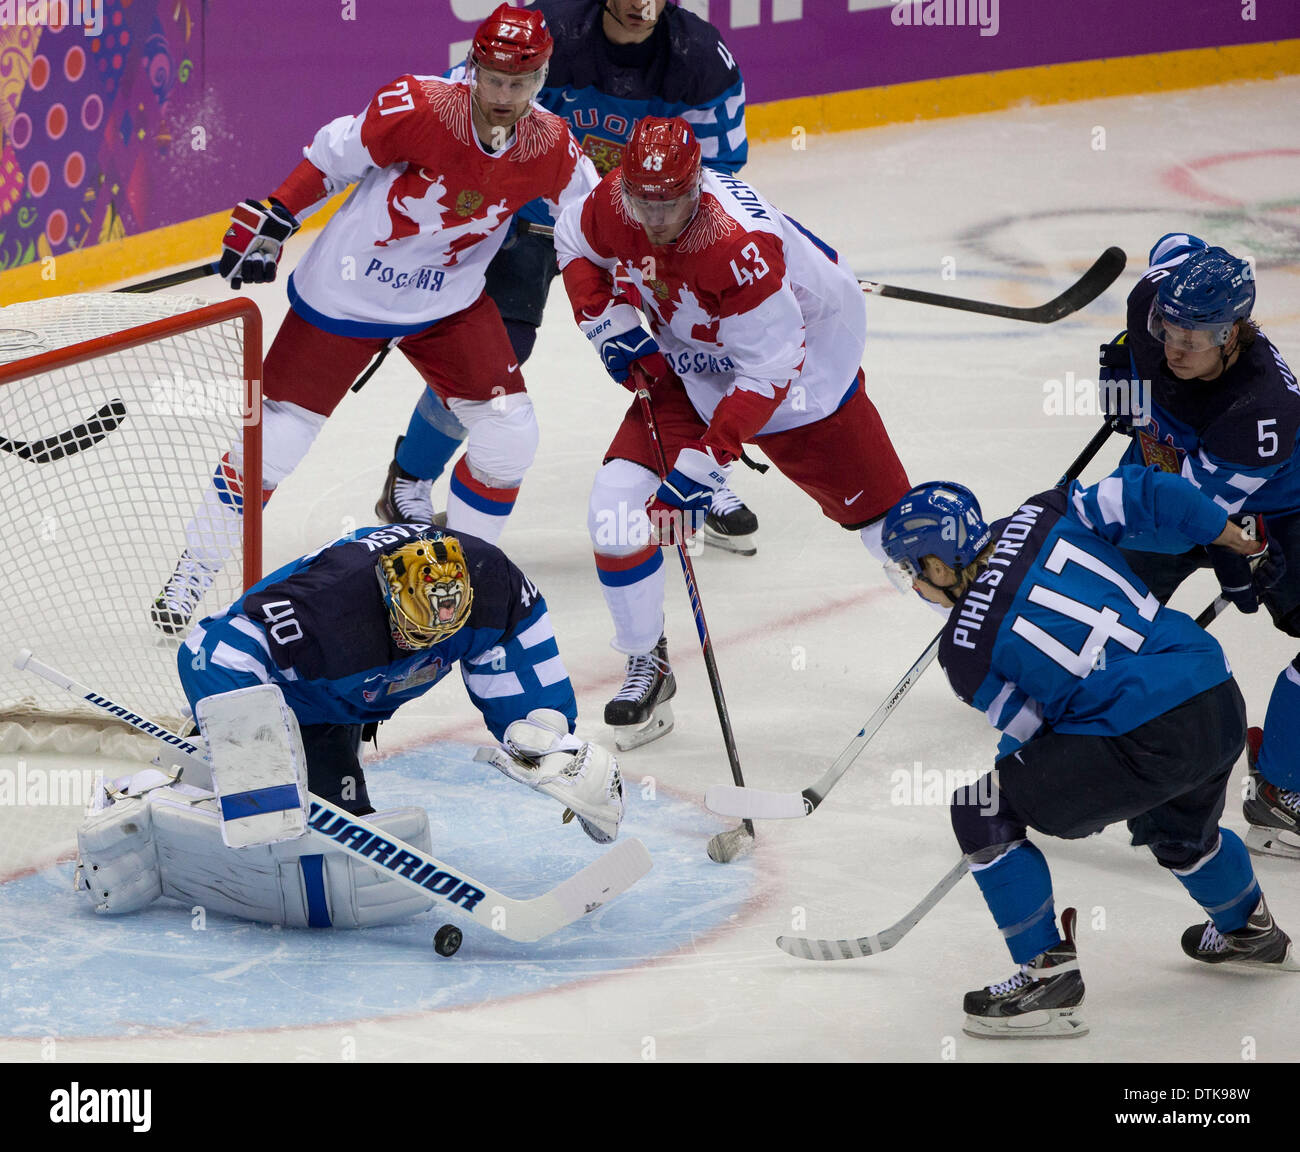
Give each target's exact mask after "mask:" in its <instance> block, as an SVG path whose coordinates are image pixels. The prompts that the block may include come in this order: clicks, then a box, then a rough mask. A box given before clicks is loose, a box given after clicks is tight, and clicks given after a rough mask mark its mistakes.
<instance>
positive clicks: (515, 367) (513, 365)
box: [506, 364, 519, 372]
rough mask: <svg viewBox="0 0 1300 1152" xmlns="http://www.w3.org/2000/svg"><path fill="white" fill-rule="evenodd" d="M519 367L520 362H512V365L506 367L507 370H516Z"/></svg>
mask: <svg viewBox="0 0 1300 1152" xmlns="http://www.w3.org/2000/svg"><path fill="white" fill-rule="evenodd" d="M518 367H519V365H518V364H511V365H510V367H509V368H507V369H506V371H507V372H514V371H515V370H516V369H517V368H518Z"/></svg>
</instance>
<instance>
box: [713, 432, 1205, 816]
mask: <svg viewBox="0 0 1300 1152" xmlns="http://www.w3.org/2000/svg"><path fill="white" fill-rule="evenodd" d="M1113 431H1114V429H1113V428H1112V427H1111V426H1110V424H1108V423H1107V424H1103V425H1102V426H1101V427H1100V428H1098V429H1097V431H1096V432H1094V433H1093V435H1092V439H1091V440H1089V441H1088V443H1087V444H1085V445H1084V447H1083V451H1082V452H1080V453H1079V455H1078V456H1076V457H1075V458H1074V460H1073V461H1072V462H1071V464H1070V466H1069V467H1068V468H1067V469H1066V470H1065V475H1064V476H1062V477H1061V478H1060V480H1058V481H1057V482H1056V486H1057V487H1058V488H1060V487H1062V486H1064V485H1066V484H1069V483H1070V482H1071V481H1072V480H1075V479H1077V478H1078V477H1079V475H1080V474H1081V473H1082V472H1083V470H1084V469H1085V468H1086V467H1087V466H1088V464H1089V463H1090V462H1091V461H1092V458H1093V457H1094V456H1096V455H1097V453H1098V452H1100V451H1101V448H1102V445H1103V444H1105V443H1106V441H1107V440H1108V439H1109V438H1110V435H1111V433H1112V432H1113ZM1207 611H1208V609H1207ZM1220 611H1221V609H1220ZM1197 622H1198V623H1199V622H1200V621H1199V620H1198V621H1197ZM942 637H943V632H940V633H939V634H938V635H937V636H936V637H935V638H934V639H933V640H931V641H930V643H929V646H928V647H927V648H926V650H925V651H924V652H922V653H921V655H920V658H919V659H918V660H917V661H916V663H915V664H913V665H912V666H911V668H909V669H908V670H907V672H906V673H905V674H904V675H903V678H902V679H901V680H900V681H899V682H898V683H897V684H895V685H894V689H893V691H892V692H890V694H889V695H888V696H887V697H886V698H885V702H884V703H883V704H881V705H880V707H879V708H877V709H876V710H875V711H874V712H873V713H872V714H871V718H870V719H869V720H868V721H867V722H866V723H865V724H864V725H863V726H862V728H861V729H860V730H859V731H858V734H857V735H856V736H854V737H853V739H852V740H850V741H849V743H848V746H847V747H846V748H845V749H844V751H843V752H841V753H840V754H839V755H838V756H837V757H836V758H835V762H834V763H833V764H832V765H831V766H830V767H829V768H828V769H826V771H825V772H824V773H823V774H822V776H821V778H820V779H819V780H818V781H817V782H816V783H815V784H810V785H809V786H808V787H807V788H805V789H804V790H803V791H802V792H767V791H764V790H763V789H761V788H745V787H737V786H735V785H730V784H715V785H714V786H713V787H711V788H709V789H708V791H706V792H705V794H704V806H705V807H706V808H708V809H709V811H710V812H716V813H718V815H720V816H743V817H746V818H749V819H761V820H794V819H797V818H798V817H800V816H811V815H812V814H813V812H814V811H815V810H816V808H817V805H819V804H820V803H821V802H822V801H823V800H825V799H826V794H827V793H828V792H830V790H831V789H832V788H834V787H835V785H836V783H837V782H838V781H839V779H840V777H841V776H843V775H844V773H845V772H847V771H848V770H849V768H850V767H851V766H852V764H853V762H854V761H855V760H856V759H857V758H858V756H859V755H860V754H861V752H862V750H863V749H864V748H865V747H866V746H867V745H868V744H869V743H870V742H871V738H872V737H873V736H875V734H876V733H877V732H878V731H880V728H881V726H882V725H883V724H884V723H885V721H886V720H888V719H889V717H890V714H891V713H892V712H893V711H894V709H895V708H897V707H898V705H899V704H900V703H901V702H902V699H903V697H904V696H906V695H907V694H908V692H910V691H911V690H912V687H913V685H915V684H916V682H917V681H918V680H919V679H920V678H921V674H922V673H923V672H924V671H925V670H926V669H927V668H929V667H930V665H931V664H932V663H934V658H935V656H937V655H938V654H939V641H940V639H941V638H942Z"/></svg>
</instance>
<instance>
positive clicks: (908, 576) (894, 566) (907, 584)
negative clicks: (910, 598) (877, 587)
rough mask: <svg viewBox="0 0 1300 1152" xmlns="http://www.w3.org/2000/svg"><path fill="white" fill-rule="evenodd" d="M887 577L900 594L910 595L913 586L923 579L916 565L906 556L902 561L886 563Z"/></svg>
mask: <svg viewBox="0 0 1300 1152" xmlns="http://www.w3.org/2000/svg"><path fill="white" fill-rule="evenodd" d="M885 575H886V576H888V577H889V581H890V583H891V584H893V586H894V587H895V588H897V589H898V590H899V591H900V592H904V593H910V592H911V591H912V584H913V583H914V582H915V581H917V580H919V579H920V578H921V573H920V571H919V570H918V569H917V567H916V565H915V564H913V563H912V561H911V560H909V559H908V558H907V557H906V556H905V557H903V558H902V559H901V560H889V561H886V563H885Z"/></svg>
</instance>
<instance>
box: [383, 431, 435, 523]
mask: <svg viewBox="0 0 1300 1152" xmlns="http://www.w3.org/2000/svg"><path fill="white" fill-rule="evenodd" d="M405 439H406V437H405V436H399V437H398V438H397V443H396V444H394V445H393V461H392V463H391V464H389V465H388V478H387V479H386V480H385V481H384V490H383V491H382V492H381V493H380V494H379V501H378V503H376V504H375V515H376V516H378V517H379V519H380V521H381V522H382V523H384V524H432V523H433V522H434V515H433V502H432V501H431V500H430V499H429V493H430V492H431V491H432V489H433V481H432V480H421V479H420V478H419V477H418V476H412V475H411V473H409V472H407V471H406V470H405V469H404V468H403V467H402V466H401V465H400V464H399V463H398V462H397V450H398V449H399V448H400V447H401V446H402V441H403V440H405ZM446 521H447V518H446V516H445V515H444V516H443V523H444V524H445V523H446Z"/></svg>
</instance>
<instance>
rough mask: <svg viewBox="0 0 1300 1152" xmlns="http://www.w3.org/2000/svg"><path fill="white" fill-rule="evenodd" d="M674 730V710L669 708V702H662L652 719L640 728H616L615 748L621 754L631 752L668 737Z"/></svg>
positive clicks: (623, 726)
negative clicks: (662, 737)
mask: <svg viewBox="0 0 1300 1152" xmlns="http://www.w3.org/2000/svg"><path fill="white" fill-rule="evenodd" d="M672 730H673V710H672V709H671V708H670V707H668V702H667V701H662V702H660V703H659V704H657V705H656V706H655V710H654V713H653V714H652V715H651V717H650V719H649V720H647V721H646V722H645V723H644V724H642V725H640V726H639V727H632V726H631V725H622V726H620V727H618V728H615V729H614V747H615V748H617V749H618V750H619V751H620V752H631V751H632V749H633V748H640V747H641V746H642V745H643V744H649V743H650V742H651V741H652V740H658V739H659V737H660V736H667V735H668V733H669V732H671V731H672Z"/></svg>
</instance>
